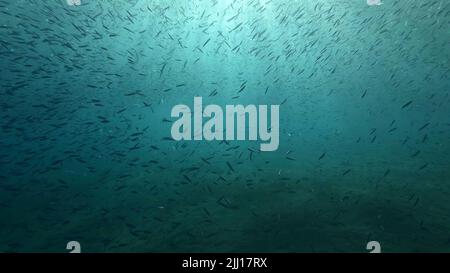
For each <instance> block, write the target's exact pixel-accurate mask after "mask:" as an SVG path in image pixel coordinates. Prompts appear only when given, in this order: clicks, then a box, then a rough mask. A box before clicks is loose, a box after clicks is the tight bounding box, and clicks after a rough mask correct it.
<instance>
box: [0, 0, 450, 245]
mask: <svg viewBox="0 0 450 273" xmlns="http://www.w3.org/2000/svg"><path fill="white" fill-rule="evenodd" d="M449 25H450V2H448V1H446V0H436V1H426V0H420V1H419V0H402V1H399V0H385V1H384V2H383V4H382V5H375V6H369V5H368V4H367V3H366V1H365V0H358V1H356V0H337V1H324V0H320V1H319V0H318V1H307V0H303V1H288V0H280V1H275V0H234V1H232V0H230V1H219V0H202V1H182V0H175V1H163V0H159V1H156V0H148V1H146V0H139V1H138V0H134V1H125V0H114V1H100V0H99V1H94V0H81V5H79V6H69V5H68V3H67V1H65V0H64V1H63V0H61V1H56V0H55V1H50V0H48V1H38V0H34V1H33V0H28V1H25V0H22V1H19V0H17V1H12V0H0V33H1V36H0V54H1V62H0V84H1V85H0V86H1V92H0V116H1V122H0V124H1V138H0V156H1V157H0V219H1V222H0V251H1V252H49V251H50V252H67V250H66V243H67V242H68V241H73V240H75V241H78V242H80V244H81V246H82V250H83V251H84V252H173V251H175V252H206V251H213V252H247V251H256V252H367V250H366V244H367V242H368V241H372V240H375V241H379V242H380V244H381V247H382V251H383V252H448V251H450V202H449V201H450V168H449V167H450V107H449V103H450V97H449V94H450V79H449V75H450V28H449ZM195 96H201V97H203V103H204V104H218V105H221V106H224V105H226V104H243V105H248V104H255V105H260V104H262V105H273V104H281V106H280V121H279V123H280V132H279V133H280V144H279V148H278V150H276V151H273V152H260V151H259V142H257V141H256V142H255V141H173V140H171V139H170V137H171V134H170V132H171V131H170V130H171V125H172V122H173V120H174V119H173V118H171V115H170V113H171V109H172V107H173V106H175V105H177V104H187V105H189V106H192V104H193V99H194V97H195Z"/></svg>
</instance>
